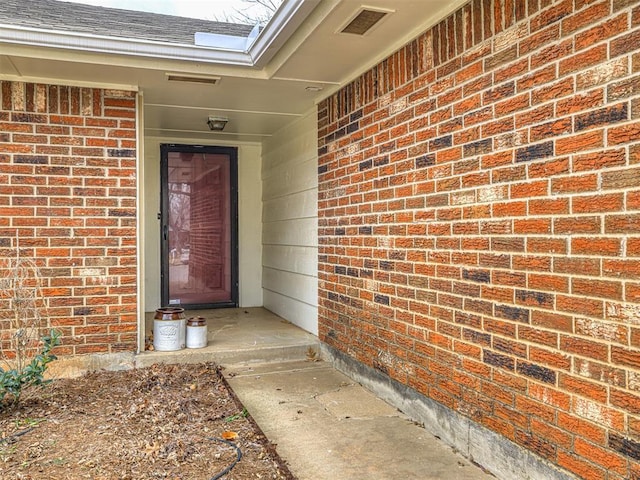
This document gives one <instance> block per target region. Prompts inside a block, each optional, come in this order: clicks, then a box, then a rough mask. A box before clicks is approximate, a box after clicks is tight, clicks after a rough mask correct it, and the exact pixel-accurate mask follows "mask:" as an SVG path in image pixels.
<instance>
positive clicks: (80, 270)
mask: <svg viewBox="0 0 640 480" xmlns="http://www.w3.org/2000/svg"><path fill="white" fill-rule="evenodd" d="M0 84H1V87H2V88H1V90H0V92H1V93H0V248H2V249H3V250H2V255H3V256H5V257H6V256H7V255H10V254H11V249H15V248H16V247H17V246H18V245H19V247H20V252H21V255H22V256H23V257H29V258H33V259H35V260H36V261H37V263H38V265H39V268H40V272H41V275H42V291H43V294H44V297H45V304H44V308H45V309H46V311H45V313H44V316H45V318H46V323H47V325H46V326H47V327H53V328H56V329H58V330H59V331H60V332H61V333H62V345H61V346H60V347H58V348H57V349H56V353H57V354H58V355H77V354H88V353H115V352H122V351H135V350H136V348H137V312H136V311H137V302H138V300H137V296H136V288H137V267H136V264H137V250H136V238H137V233H136V217H137V211H136V208H137V207H136V192H137V180H136V161H137V159H136V156H137V151H136V148H137V147H136V95H135V92H125V91H114V90H101V89H93V88H79V87H68V86H58V85H43V84H32V83H22V82H9V81H3V82H0ZM6 307H7V303H6V301H5V302H4V303H0V309H2V308H5V309H6ZM0 313H1V312H0ZM5 313H6V310H5ZM0 318H6V316H3V317H0ZM0 326H1V329H2V331H3V334H5V335H6V334H7V326H8V325H7V323H6V321H4V322H3V323H2V324H1V325H0ZM5 347H6V345H5Z"/></svg>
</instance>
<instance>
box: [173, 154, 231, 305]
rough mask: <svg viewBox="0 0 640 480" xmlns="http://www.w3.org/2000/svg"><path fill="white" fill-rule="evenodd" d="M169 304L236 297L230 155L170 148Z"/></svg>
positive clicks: (192, 303)
mask: <svg viewBox="0 0 640 480" xmlns="http://www.w3.org/2000/svg"><path fill="white" fill-rule="evenodd" d="M168 170H169V171H168V186H167V189H168V210H169V211H168V230H169V231H168V242H169V245H168V249H169V255H168V263H169V304H174V305H175V304H180V305H205V304H216V303H224V302H230V301H232V279H231V265H232V264H231V262H232V259H231V200H230V198H231V196H230V160H229V156H228V155H221V154H208V153H190V152H169V155H168Z"/></svg>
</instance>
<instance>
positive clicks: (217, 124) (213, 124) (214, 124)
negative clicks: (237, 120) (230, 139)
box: [207, 117, 229, 132]
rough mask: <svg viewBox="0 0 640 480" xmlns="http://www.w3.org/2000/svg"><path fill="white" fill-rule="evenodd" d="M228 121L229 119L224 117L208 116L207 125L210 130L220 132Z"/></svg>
mask: <svg viewBox="0 0 640 480" xmlns="http://www.w3.org/2000/svg"><path fill="white" fill-rule="evenodd" d="M228 121H229V119H228V118H225V117H209V119H208V120H207V125H209V130H211V131H212V132H221V131H222V130H224V127H225V126H226V125H227V122H228Z"/></svg>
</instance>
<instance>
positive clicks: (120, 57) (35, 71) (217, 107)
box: [0, 0, 465, 142]
mask: <svg viewBox="0 0 640 480" xmlns="http://www.w3.org/2000/svg"><path fill="white" fill-rule="evenodd" d="M287 1H290V0H287ZM307 1H308V0H307ZM310 3H311V4H315V3H317V2H313V1H312V2H310ZM463 3H465V0H402V1H398V0H362V1H360V0H322V1H320V2H319V3H318V4H317V6H315V8H314V9H313V10H312V11H310V13H307V12H305V18H304V19H302V21H301V23H300V25H299V26H298V27H297V28H296V29H295V31H292V32H289V34H290V36H288V38H286V41H284V42H282V41H280V42H278V41H277V40H276V41H274V42H273V43H272V44H271V46H270V48H271V49H272V51H271V52H270V54H269V55H268V58H269V60H268V61H266V62H261V63H264V64H261V65H260V66H246V65H244V66H240V65H232V64H228V63H226V64H225V63H224V62H211V61H195V60H184V59H163V58H154V57H151V56H145V55H138V54H136V52H135V51H134V52H131V53H129V54H122V53H105V52H88V51H82V49H77V50H68V49H62V48H51V47H47V46H42V45H40V46H34V45H25V44H20V42H16V41H7V40H2V39H1V38H0V78H4V79H12V80H24V81H46V82H53V81H60V82H64V83H71V84H76V85H105V84H106V85H108V86H112V87H115V88H117V87H125V88H136V89H138V90H140V91H141V92H142V93H143V98H144V105H145V107H144V118H145V134H146V135H150V136H157V137H171V138H174V139H185V141H187V140H188V141H198V140H200V141H203V142H205V141H206V142H210V141H224V142H227V141H229V142H240V141H248V142H259V141H261V140H263V139H265V138H266V137H268V136H270V135H272V134H273V133H275V132H276V131H277V130H279V129H280V128H282V127H283V126H284V125H286V124H287V123H289V122H290V121H292V120H293V119H295V118H297V117H298V116H300V115H302V114H304V113H305V112H306V111H308V109H309V108H311V107H312V106H313V104H314V102H316V101H318V100H320V99H322V98H324V97H326V96H327V95H328V94H330V93H331V92H332V91H333V90H335V89H336V88H338V87H339V86H340V85H342V84H344V83H345V82H348V81H349V80H351V79H352V78H354V76H356V75H357V74H359V73H361V72H362V71H364V70H366V69H367V68H369V67H370V66H372V65H373V64H375V63H376V62H377V61H379V60H381V59H383V58H384V57H386V56H387V55H388V54H390V53H392V52H393V51H395V50H396V49H397V48H399V47H400V46H402V45H403V44H404V43H406V42H407V41H409V40H410V39H411V38H414V37H415V36H417V35H418V34H419V33H421V32H423V31H424V30H426V29H427V28H428V27H430V26H431V25H433V24H434V23H435V22H437V21H438V20H440V19H441V18H442V17H444V16H446V15H447V14H449V13H451V12H452V11H454V10H455V9H457V8H458V7H459V6H460V5H462V4H463ZM363 6H366V8H367V9H374V10H380V11H386V12H388V14H387V15H386V16H385V17H384V18H383V19H382V20H381V21H380V22H378V24H376V25H375V26H374V27H373V28H372V29H371V30H370V31H369V32H367V33H366V34H365V35H363V36H358V35H353V34H346V33H340V30H341V29H342V28H343V27H344V26H345V25H346V23H347V22H348V21H349V20H350V19H352V18H353V17H354V15H356V14H357V13H358V12H359V11H360V9H361V8H362V7H363ZM307 9H309V8H307ZM1 27H2V25H0V28H1ZM195 48H196V47H194V49H195ZM168 72H177V73H180V74H182V75H185V76H188V75H200V76H215V77H220V80H219V82H217V83H216V84H215V85H212V84H205V83H191V82H190V83H182V82H172V81H168V80H167V75H166V74H167V73H168ZM308 87H311V88H308ZM318 88H319V89H321V90H319V91H318V90H317V89H318ZM211 115H215V116H223V117H227V118H228V119H229V122H228V124H227V127H226V128H225V130H224V131H223V132H210V131H209V129H208V127H207V123H206V121H207V118H208V117H209V116H211Z"/></svg>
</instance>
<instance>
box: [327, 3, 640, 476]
mask: <svg viewBox="0 0 640 480" xmlns="http://www.w3.org/2000/svg"><path fill="white" fill-rule="evenodd" d="M318 116H319V173H318V175H319V245H320V250H319V285H320V287H319V323H320V324H319V329H320V337H321V340H323V341H324V342H326V343H327V344H329V345H331V346H333V347H335V348H337V349H339V350H340V351H342V352H345V353H347V354H349V355H350V356H352V357H353V358H355V359H357V360H359V361H360V362H363V363H365V364H366V365H369V366H371V367H374V368H376V369H378V370H380V371H382V372H385V373H387V374H388V375H389V376H391V377H392V378H394V379H395V380H398V381H399V382H401V383H403V384H406V385H409V386H411V387H412V388H414V389H415V390H417V391H419V392H420V393H422V394H424V395H425V396H427V397H429V398H431V399H434V400H436V401H438V402H440V403H441V404H444V405H446V406H448V407H450V408H451V409H453V410H455V411H457V412H459V413H460V414H462V415H465V416H467V417H469V418H471V419H473V420H474V421H476V422H478V423H480V424H482V425H484V426H486V427H488V428H490V429H491V430H493V431H495V432H498V433H500V434H502V435H504V436H505V437H507V438H508V439H510V440H512V441H514V442H516V443H518V444H520V445H522V446H524V447H525V448H527V449H530V450H532V451H534V452H536V453H537V454H539V455H541V456H542V457H544V458H546V459H549V460H551V461H552V462H555V463H557V464H558V465H560V466H561V467H564V468H566V469H568V470H569V471H571V472H574V473H576V474H578V475H579V476H581V477H583V478H587V479H608V480H614V479H615V480H621V479H623V478H625V479H628V478H635V479H638V478H640V121H639V120H638V119H639V118H640V6H639V2H637V1H629V0H606V1H588V0H575V1H574V0H570V1H569V0H562V1H551V0H532V1H513V0H474V1H471V2H469V3H468V4H466V5H465V6H463V7H462V8H461V9H460V10H458V11H457V12H455V13H454V14H452V15H451V16H449V17H448V18H446V19H444V20H443V21H442V22H440V23H439V24H438V25H436V26H435V27H433V28H432V29H430V30H429V31H427V32H425V33H424V34H423V35H421V36H420V37H419V38H417V39H415V40H414V41H412V42H411V43H409V44H407V45H406V46H405V47H404V48H402V49H401V50H399V51H398V52H396V53H395V54H394V55H392V56H391V57H389V58H387V59H386V60H384V61H383V62H381V63H380V64H378V65H377V66H375V67H374V68H372V69H371V70H370V71H368V72H366V73H364V74H363V75H361V76H360V77H358V78H357V79H355V80H354V81H353V82H352V83H351V84H349V85H347V86H346V87H344V88H343V89H341V90H340V91H339V92H337V93H336V94H334V95H332V96H331V97H330V98H328V99H326V100H325V101H323V102H321V103H320V105H319V114H318Z"/></svg>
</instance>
